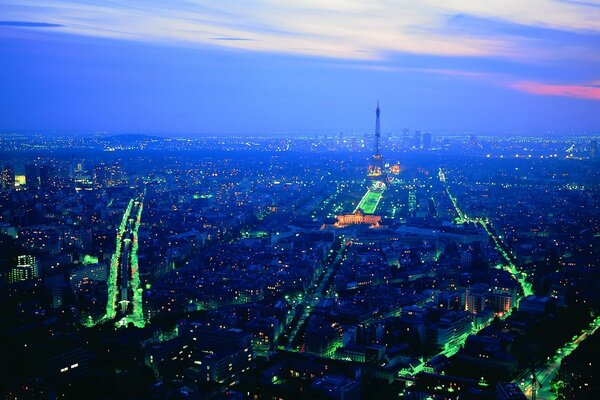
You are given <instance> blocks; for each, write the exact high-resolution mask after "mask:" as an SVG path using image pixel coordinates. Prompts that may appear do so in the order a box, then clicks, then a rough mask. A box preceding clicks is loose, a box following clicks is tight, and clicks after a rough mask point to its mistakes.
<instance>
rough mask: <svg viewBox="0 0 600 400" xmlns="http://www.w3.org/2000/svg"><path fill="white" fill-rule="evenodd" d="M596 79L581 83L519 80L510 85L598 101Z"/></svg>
mask: <svg viewBox="0 0 600 400" xmlns="http://www.w3.org/2000/svg"><path fill="white" fill-rule="evenodd" d="M598 83H600V82H598V81H595V82H591V83H589V84H583V85H554V84H547V83H540V82H532V81H520V82H515V83H513V84H511V85H510V87H512V88H513V89H516V90H520V91H522V92H526V93H531V94H536V95H542V96H564V97H575V98H578V99H586V100H597V101H600V86H599V85H598Z"/></svg>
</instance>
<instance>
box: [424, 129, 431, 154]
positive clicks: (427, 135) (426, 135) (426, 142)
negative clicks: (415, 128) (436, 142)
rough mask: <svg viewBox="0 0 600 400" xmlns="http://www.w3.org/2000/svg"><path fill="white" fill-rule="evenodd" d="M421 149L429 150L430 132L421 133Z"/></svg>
mask: <svg viewBox="0 0 600 400" xmlns="http://www.w3.org/2000/svg"><path fill="white" fill-rule="evenodd" d="M423 148H424V149H425V150H429V149H431V132H425V133H423Z"/></svg>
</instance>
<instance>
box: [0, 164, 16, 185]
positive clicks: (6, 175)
mask: <svg viewBox="0 0 600 400" xmlns="http://www.w3.org/2000/svg"><path fill="white" fill-rule="evenodd" d="M0 187H1V188H3V189H7V190H12V189H14V188H15V170H14V169H13V168H12V167H11V166H10V165H5V166H4V167H2V171H1V172H0Z"/></svg>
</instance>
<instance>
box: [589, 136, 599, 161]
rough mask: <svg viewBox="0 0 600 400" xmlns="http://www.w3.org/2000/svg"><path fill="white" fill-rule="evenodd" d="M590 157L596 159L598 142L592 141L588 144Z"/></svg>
mask: <svg viewBox="0 0 600 400" xmlns="http://www.w3.org/2000/svg"><path fill="white" fill-rule="evenodd" d="M590 157H592V158H596V157H598V141H597V140H592V141H591V142H590Z"/></svg>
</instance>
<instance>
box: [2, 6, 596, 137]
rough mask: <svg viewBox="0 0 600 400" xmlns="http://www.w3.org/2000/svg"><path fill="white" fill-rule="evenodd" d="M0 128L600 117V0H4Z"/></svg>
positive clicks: (278, 126)
mask: <svg viewBox="0 0 600 400" xmlns="http://www.w3.org/2000/svg"><path fill="white" fill-rule="evenodd" d="M0 74H1V76H2V77H3V79H2V90H0V107H1V109H2V110H3V111H2V113H0V129H3V130H10V129H40V130H81V131H96V130H100V131H110V132H115V133H116V132H138V133H163V134H270V133H288V134H311V133H313V132H318V133H335V132H338V131H344V132H355V131H356V132H365V131H370V130H372V129H373V119H374V118H373V109H374V104H375V102H376V101H377V100H379V101H380V102H381V105H382V129H383V131H384V132H386V131H391V132H394V131H399V130H401V129H402V128H404V127H409V128H412V129H424V130H432V131H434V132H447V131H457V132H462V131H469V132H471V133H478V132H481V133H484V132H491V133H501V132H505V131H522V132H544V131H549V130H552V131H558V132H577V131H582V130H586V131H598V130H599V129H600V1H597V0H590V1H585V0H584V1H577V0H572V1H569V0H527V1H523V0H503V1H494V0H489V1H472V0H453V1H445V2H441V1H433V0H413V1H400V0H380V1H370V2H365V1H355V0H346V1H341V0H296V1H289V0H263V1H253V0H245V1H242V0H227V1H198V0H188V1H164V0H155V1H150V2H149V1H141V0H123V1H110V0H105V1H96V0H87V1H68V0H46V1H44V2H40V1H32V0H18V1H17V0H14V1H11V0H8V1H7V0H0Z"/></svg>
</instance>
